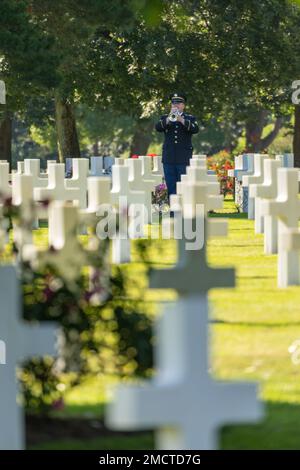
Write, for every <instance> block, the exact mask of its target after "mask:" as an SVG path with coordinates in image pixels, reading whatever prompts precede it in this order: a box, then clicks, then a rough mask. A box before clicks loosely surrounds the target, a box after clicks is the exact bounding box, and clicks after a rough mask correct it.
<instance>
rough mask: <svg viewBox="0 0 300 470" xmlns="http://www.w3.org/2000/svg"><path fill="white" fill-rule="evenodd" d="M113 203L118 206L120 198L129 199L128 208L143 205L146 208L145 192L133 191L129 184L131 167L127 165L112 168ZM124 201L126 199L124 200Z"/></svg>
mask: <svg viewBox="0 0 300 470" xmlns="http://www.w3.org/2000/svg"><path fill="white" fill-rule="evenodd" d="M110 195H111V203H112V204H115V205H118V204H119V201H120V197H121V196H122V197H124V198H126V199H127V203H128V207H129V209H130V206H131V205H141V206H143V207H146V195H145V191H133V190H132V189H131V188H130V183H129V167H128V166H127V165H123V164H121V165H114V166H113V167H112V189H111V192H110ZM123 200H124V199H123Z"/></svg>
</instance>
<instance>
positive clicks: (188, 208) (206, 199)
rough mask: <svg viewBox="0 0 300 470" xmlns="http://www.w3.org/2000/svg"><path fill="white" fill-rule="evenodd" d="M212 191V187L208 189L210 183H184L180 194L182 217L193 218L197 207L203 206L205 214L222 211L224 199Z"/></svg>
mask: <svg viewBox="0 0 300 470" xmlns="http://www.w3.org/2000/svg"><path fill="white" fill-rule="evenodd" d="M212 184H213V185H214V183H212ZM213 190H214V187H213V186H212V187H211V188H210V183H205V182H198V181H193V180H191V181H187V182H186V183H184V185H183V188H182V193H181V202H182V209H183V215H184V217H194V216H195V210H196V206H197V205H202V206H203V208H204V211H205V214H206V213H207V212H208V211H211V210H215V209H222V207H223V200H224V198H223V196H222V195H220V194H215V193H214V192H213Z"/></svg>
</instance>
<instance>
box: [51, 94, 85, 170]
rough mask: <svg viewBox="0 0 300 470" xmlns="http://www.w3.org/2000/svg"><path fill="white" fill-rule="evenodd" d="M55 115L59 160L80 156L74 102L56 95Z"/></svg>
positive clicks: (62, 161) (63, 160)
mask: <svg viewBox="0 0 300 470" xmlns="http://www.w3.org/2000/svg"><path fill="white" fill-rule="evenodd" d="M55 115H56V129H57V138H58V153H59V161H60V162H61V163H64V162H65V161H66V158H68V157H70V158H79V157H80V148H79V141H78V135H77V130H76V120H75V114H74V107H73V104H72V103H71V102H70V101H68V100H66V99H63V98H61V97H60V96H56V97H55Z"/></svg>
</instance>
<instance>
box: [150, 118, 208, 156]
mask: <svg viewBox="0 0 300 470" xmlns="http://www.w3.org/2000/svg"><path fill="white" fill-rule="evenodd" d="M182 116H183V117H184V125H183V124H181V122H178V121H177V122H169V123H168V124H167V123H166V121H167V117H168V115H167V114H164V115H163V116H161V118H160V120H159V121H158V123H157V124H156V125H155V129H156V130H157V131H158V132H164V134H165V141H164V144H163V152H162V161H163V163H171V164H172V163H173V164H174V165H188V164H189V159H190V158H191V157H192V154H193V147H192V135H193V134H197V132H199V126H198V123H197V121H196V118H195V117H194V116H192V115H191V114H187V113H183V114H182Z"/></svg>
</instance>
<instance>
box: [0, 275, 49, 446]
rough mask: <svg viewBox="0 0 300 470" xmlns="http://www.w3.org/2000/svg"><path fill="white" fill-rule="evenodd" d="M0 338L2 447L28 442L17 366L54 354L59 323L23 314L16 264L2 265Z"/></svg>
mask: <svg viewBox="0 0 300 470" xmlns="http://www.w3.org/2000/svg"><path fill="white" fill-rule="evenodd" d="M0 298H1V307H0V309H1V312H0V339H1V341H2V342H3V343H4V344H5V353H6V354H5V355H6V364H0V449H2V450H20V449H23V448H24V446H25V439H24V422H23V411H22V409H21V407H20V405H19V404H18V403H17V395H18V393H19V388H18V385H17V380H16V367H17V365H19V364H20V363H21V362H22V361H23V360H25V359H29V358H30V357H33V356H41V355H54V354H55V333H56V331H57V327H56V326H55V324H53V323H52V322H51V323H50V324H49V323H48V324H47V323H42V324H31V323H29V322H25V321H23V320H22V318H21V311H22V310H21V302H20V299H21V289H20V287H19V281H18V280H17V275H16V269H15V268H14V267H13V266H2V267H1V268H0Z"/></svg>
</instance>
